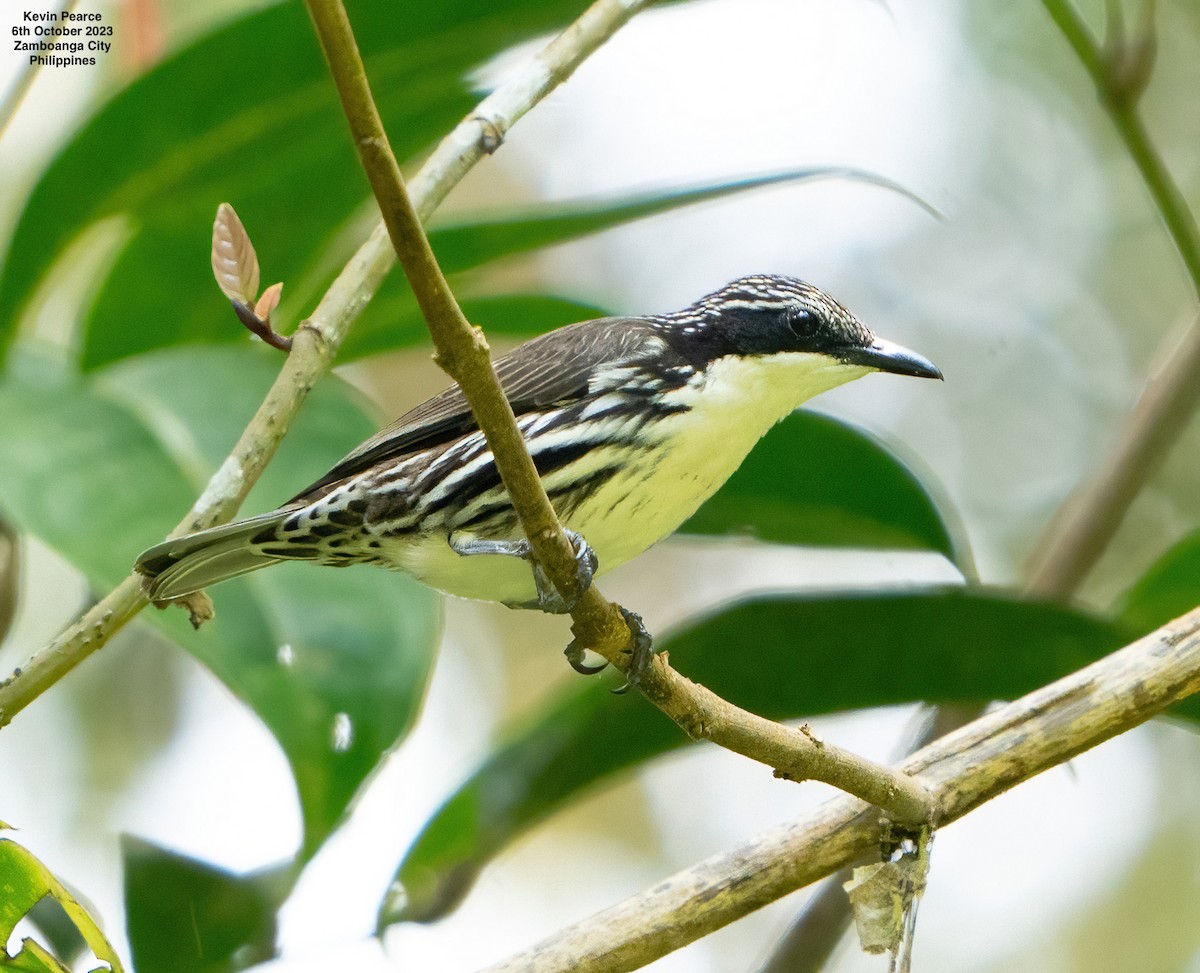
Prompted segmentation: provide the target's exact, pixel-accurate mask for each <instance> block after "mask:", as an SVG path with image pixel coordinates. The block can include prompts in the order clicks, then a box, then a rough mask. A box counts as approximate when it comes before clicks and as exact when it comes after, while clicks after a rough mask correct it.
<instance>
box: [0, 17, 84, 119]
mask: <svg viewBox="0 0 1200 973" xmlns="http://www.w3.org/2000/svg"><path fill="white" fill-rule="evenodd" d="M78 2H79V0H69V2H67V3H64V4H63V5H62V6H61V7H59V6H58V5H57V4H52V5H51V7H52V8H53V9H57V10H61V11H62V12H63V13H67V12H70V11H73V10H74V9H75V5H76V4H77V3H78ZM41 69H42V62H41V60H34V59H32V58H31V59H30V60H29V61H28V63H26V64H25V66H24V67H23V68H22V69H21V71H20V72H19V73H18V74H17V77H16V80H15V81H14V82H13V86H12V87H11V88H10V89H9V91H8V94H7V95H5V97H4V101H3V103H0V140H2V139H3V138H4V134H5V132H7V131H8V126H9V125H11V124H12V120H13V119H14V118H16V117H17V112H19V111H20V110H21V105H22V104H23V103H24V101H25V96H26V95H27V94H29V89H30V88H32V87H33V82H34V80H35V79H36V78H37V76H38V72H39V71H41Z"/></svg>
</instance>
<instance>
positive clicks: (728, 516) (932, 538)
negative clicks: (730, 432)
mask: <svg viewBox="0 0 1200 973" xmlns="http://www.w3.org/2000/svg"><path fill="white" fill-rule="evenodd" d="M681 530H682V531H683V532H685V533H690V534H725V533H731V532H748V533H752V534H753V535H754V536H756V537H759V538H761V539H762V540H765V541H774V542H776V543H780V544H807V545H836V546H844V547H891V548H916V549H922V550H933V551H938V552H940V553H942V554H945V555H946V557H948V558H950V559H951V560H955V559H956V557H959V556H965V550H963V549H962V548H960V546H959V545H956V543H955V540H954V538H953V537H952V536H951V531H950V529H949V528H948V527H947V526H946V524H945V523H944V521H943V520H942V517H941V514H940V513H939V512H938V508H937V506H936V505H935V503H934V501H933V499H932V498H931V497H930V495H929V493H928V492H927V491H926V490H925V488H924V487H923V486H922V485H921V482H920V481H919V480H918V479H917V478H916V476H914V475H913V473H912V472H911V471H910V470H909V469H908V467H907V466H905V465H904V463H902V462H901V461H900V460H899V459H898V458H897V457H896V455H895V454H894V453H892V452H891V451H890V450H889V449H888V448H887V447H886V446H884V445H883V444H882V443H881V442H880V441H879V440H877V439H875V438H874V437H873V436H871V435H870V434H869V433H867V432H865V431H864V430H862V429H858V428H856V427H854V426H851V425H849V424H848V423H844V422H840V421H839V420H837V419H832V418H830V417H829V416H823V415H820V414H819V413H815V412H807V411H801V412H795V413H793V414H792V415H791V416H789V417H788V418H787V419H785V420H784V421H783V422H782V423H780V424H779V425H778V426H776V427H775V428H774V429H773V430H771V432H769V433H768V434H767V435H766V437H765V438H764V439H763V441H762V442H761V443H759V444H758V445H757V446H755V447H754V450H753V451H752V452H751V453H750V455H749V457H747V459H746V461H745V462H744V463H742V465H741V467H739V468H738V470H737V471H736V472H735V473H734V474H733V476H732V477H730V479H729V481H728V482H727V483H726V484H725V485H724V486H723V487H721V489H720V490H719V491H718V492H717V494H716V496H714V497H713V498H712V499H711V500H709V501H708V502H707V503H705V504H704V506H703V507H701V508H700V510H699V511H697V512H696V514H695V516H693V517H692V519H691V520H689V521H688V522H687V523H686V524H684V525H683V527H682V528H681ZM956 548H959V549H956Z"/></svg>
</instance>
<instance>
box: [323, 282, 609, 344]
mask: <svg viewBox="0 0 1200 973" xmlns="http://www.w3.org/2000/svg"><path fill="white" fill-rule="evenodd" d="M389 282H390V283H389ZM459 303H460V304H461V305H462V309H463V313H464V314H465V315H466V316H467V320H468V321H471V322H472V323H473V324H477V325H479V326H480V327H482V328H483V329H484V331H485V332H487V335H488V337H489V338H515V339H520V340H522V341H523V340H525V339H526V338H531V337H533V336H534V335H535V334H540V333H541V332H543V331H550V330H552V329H554V328H558V327H561V326H562V325H564V324H574V323H575V322H576V321H587V320H590V319H592V318H600V317H604V315H605V312H604V311H602V310H601V309H600V308H598V307H596V306H595V305H592V304H583V303H581V302H579V301H571V300H567V299H566V298H561V297H553V296H550V295H547V294H503V295H495V296H485V297H464V298H461V299H460V301H459ZM428 341H429V329H428V328H427V327H426V325H425V318H424V317H423V316H422V315H421V309H420V308H419V307H417V302H416V300H415V299H414V298H413V296H412V291H411V290H409V289H408V285H407V284H405V283H404V281H403V280H401V279H400V277H399V276H398V275H396V274H392V275H391V276H390V277H388V279H387V281H385V283H384V286H383V287H381V288H380V290H379V291H378V293H376V295H375V297H374V299H373V300H372V301H371V303H370V304H368V305H367V306H366V308H365V309H364V310H363V314H362V316H361V317H360V318H359V320H357V321H355V322H354V327H353V328H351V329H350V333H349V334H348V335H347V336H346V341H345V343H344V344H343V345H342V350H341V352H340V354H339V357H340V358H342V359H349V358H358V357H361V356H363V355H370V354H374V353H376V352H380V351H390V350H392V349H395V348H402V347H405V346H411V345H419V344H424V343H427V342H428Z"/></svg>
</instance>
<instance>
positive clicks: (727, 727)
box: [307, 0, 932, 824]
mask: <svg viewBox="0 0 1200 973" xmlns="http://www.w3.org/2000/svg"><path fill="white" fill-rule="evenodd" d="M640 5H641V3H640V0H626V3H625V4H623V5H622V6H621V9H623V10H624V11H626V12H630V11H631V10H632V9H634V8H636V7H637V6H640ZM307 6H308V11H309V16H310V17H311V18H312V21H313V25H314V27H315V29H316V32H317V37H318V39H319V41H320V43H321V48H322V50H323V51H324V52H325V58H326V60H327V61H328V63H329V69H330V73H331V74H332V76H333V79H334V83H335V84H336V86H337V89H338V96H339V97H340V98H341V101H342V108H343V110H344V112H345V114H346V120H347V122H348V123H349V126H350V131H351V135H352V136H353V139H354V144H355V148H356V149H357V151H358V154H359V160H360V161H361V163H362V166H363V169H364V170H365V171H366V174H367V178H368V180H369V181H370V183H371V188H372V190H373V191H374V193H375V197H376V199H377V200H378V202H379V208H380V211H381V212H382V213H383V219H384V223H385V224H386V225H387V228H388V233H389V235H390V237H391V239H392V243H393V245H394V247H395V249H396V255H397V257H398V258H399V260H400V263H401V265H402V267H403V268H404V272H405V275H406V276H407V277H408V280H409V283H410V284H411V286H412V289H413V293H414V295H415V297H416V299H417V303H418V304H419V305H420V307H421V311H422V313H423V315H424V317H425V321H426V323H427V324H428V326H429V332H430V335H431V336H432V337H433V341H434V345H435V346H436V348H437V354H436V359H437V362H438V364H439V365H441V367H442V368H443V369H445V371H446V372H447V373H448V374H449V375H450V376H451V377H452V378H453V379H454V380H455V381H456V382H458V384H459V386H460V387H461V388H462V390H463V394H464V396H465V397H466V399H467V402H468V403H469V404H470V406H471V411H472V413H473V414H474V416H475V420H476V422H477V423H478V425H479V428H480V429H481V430H482V431H483V434H484V436H485V437H486V439H487V442H488V445H489V447H490V448H491V451H492V455H493V457H494V458H495V463H496V467H497V469H498V470H499V473H500V478H501V480H502V481H503V483H504V487H505V489H506V490H507V491H508V495H509V498H510V500H511V501H512V505H513V508H514V510H515V511H516V513H517V517H518V518H519V520H520V523H521V527H522V530H523V531H524V533H525V536H526V537H527V538H528V539H529V542H530V544H531V546H532V547H533V553H534V556H535V557H536V558H537V559H538V560H539V561H540V563H541V564H542V565H543V567H544V568H545V569H546V572H547V574H548V575H549V577H550V580H551V581H552V582H553V583H554V585H555V587H557V588H558V590H559V591H560V592H562V594H563V595H564V597H565V599H566V600H567V602H568V603H571V602H572V601H574V603H575V607H574V608H573V609H572V611H571V616H572V619H573V621H574V624H573V626H572V630H573V632H574V633H575V635H576V638H577V639H578V640H579V643H580V644H581V645H584V646H586V647H587V648H589V649H592V650H593V651H596V652H598V653H600V654H601V655H603V656H604V657H605V658H606V659H608V660H609V661H610V662H612V663H613V664H614V665H616V666H617V667H618V668H621V669H622V670H627V669H628V667H629V665H630V662H631V653H630V652H629V651H628V649H629V646H630V643H631V640H632V638H633V633H632V632H631V631H630V628H629V625H628V624H627V623H626V621H625V618H624V616H623V614H622V613H621V609H620V608H619V607H618V606H617V605H615V604H613V603H612V602H610V601H608V600H606V599H605V598H604V596H603V595H601V593H600V591H599V589H598V588H597V587H596V585H591V586H590V587H588V588H587V589H586V590H584V591H582V592H580V591H578V581H577V580H576V565H575V553H574V550H573V548H572V546H571V543H570V542H569V541H568V540H567V538H566V536H565V535H564V534H563V531H562V526H561V524H559V522H558V517H557V515H556V514H555V512H554V508H553V507H552V506H551V504H550V501H549V499H548V498H547V496H546V492H545V490H544V489H543V488H542V484H541V480H540V479H539V477H538V473H537V469H536V468H535V467H534V464H533V460H532V459H531V458H530V455H529V451H528V449H527V448H526V446H525V442H524V440H523V439H522V437H521V433H520V431H519V430H518V428H517V422H516V418H515V417H514V415H513V412H512V407H511V406H510V405H509V402H508V399H507V398H506V397H505V395H504V391H503V389H502V388H501V386H500V382H499V380H498V379H497V378H496V373H495V371H494V370H493V369H492V365H491V359H490V356H489V354H488V346H487V342H486V341H485V340H484V337H483V333H482V332H481V331H480V330H479V329H478V328H473V327H472V326H471V325H470V323H469V322H468V321H467V320H466V318H465V317H464V316H463V313H462V310H461V309H460V308H459V306H458V302H457V301H456V300H455V299H454V295H453V294H452V293H451V291H450V288H449V286H448V285H447V283H446V279H445V277H444V276H443V274H442V272H441V269H440V268H439V267H438V264H437V260H436V258H435V257H434V255H433V251H432V249H431V248H430V246H429V241H428V238H427V237H426V236H425V231H424V229H423V228H422V226H421V220H420V217H419V215H418V213H417V211H416V208H415V207H414V206H413V204H412V202H411V200H410V198H409V195H408V191H407V188H406V187H405V184H404V178H403V176H402V175H401V173H400V167H399V165H397V163H396V160H395V157H394V156H393V154H392V151H391V148H390V147H389V145H388V140H387V133H386V132H385V131H384V129H383V123H382V121H381V120H380V117H379V112H378V110H377V109H376V107H375V103H374V99H373V98H372V96H371V90H370V84H369V82H368V80H367V77H366V70H365V68H364V67H363V64H362V59H361V57H360V56H359V53H358V46H357V44H356V43H355V40H354V34H353V31H352V29H351V27H350V22H349V20H348V18H347V17H346V12H345V8H344V7H343V6H342V3H341V0H307ZM489 134H490V133H485V137H486V136H487V135H489ZM488 145H489V146H490V147H493V148H494V140H492V139H490V138H489V139H488ZM639 688H640V689H641V690H642V692H643V694H644V695H645V696H646V697H647V698H648V699H649V700H650V701H651V702H653V703H654V704H655V705H656V706H658V707H659V709H661V710H662V711H663V712H664V713H666V714H667V715H668V716H670V717H671V718H672V719H673V720H675V722H676V723H678V724H679V725H680V726H681V727H682V728H683V729H684V731H685V732H687V733H688V734H689V735H691V736H693V737H703V738H705V739H709V740H712V741H713V742H715V743H718V744H720V745H721V746H723V747H726V748H727V749H730V750H734V751H736V752H737V753H741V754H743V755H745V756H748V757H751V758H752V759H755V760H758V761H760V762H762V763H765V764H767V765H768V766H770V767H773V768H775V771H776V773H777V775H778V776H781V777H787V778H789V779H794V780H804V779H807V778H814V779H818V780H823V781H826V782H828V783H831V784H833V785H834V786H837V787H840V788H842V789H843V790H847V791H849V792H850V793H852V794H856V795H858V796H860V797H862V798H863V799H864V800H867V801H870V802H871V803H873V804H876V805H878V806H879V807H881V808H883V809H884V810H886V811H887V812H888V814H889V815H891V816H892V817H893V818H894V819H895V820H897V821H898V822H901V823H905V824H921V823H924V822H926V821H928V820H930V815H931V813H932V807H931V805H930V802H929V797H928V795H927V794H926V793H925V792H924V791H923V790H922V789H921V788H920V787H919V786H917V785H916V784H915V783H914V782H913V781H911V780H909V779H908V778H906V777H905V776H904V775H903V774H897V773H895V772H893V771H892V770H890V769H889V768H887V767H882V766H879V765H876V764H872V763H870V762H869V761H867V760H864V759H863V758H861V757H858V756H856V755H855V754H852V753H849V752H848V751H844V750H841V749H839V748H837V747H832V746H828V745H825V744H823V743H820V742H818V741H815V740H814V739H813V738H812V737H810V736H808V735H807V734H805V733H804V732H802V731H799V730H794V729H791V728H789V727H785V726H783V725H782V724H779V723H774V722H772V721H770V720H765V719H762V718H761V717H758V716H755V715H754V714H752V713H747V712H746V711H744V710H740V709H738V708H737V707H735V706H733V705H732V704H730V703H728V702H726V701H725V700H723V699H721V698H720V697H718V696H716V695H715V694H714V693H712V692H711V691H709V690H708V689H705V688H704V687H703V686H698V685H696V684H695V683H692V682H691V681H689V680H687V679H685V678H683V677H682V676H680V675H679V674H678V673H676V672H675V671H674V670H673V669H671V668H670V666H669V665H668V664H667V662H666V660H665V659H664V658H662V656H656V657H655V659H654V662H653V664H652V665H651V666H650V667H649V668H648V670H647V671H646V672H645V673H644V674H642V675H641V677H640V681H639Z"/></svg>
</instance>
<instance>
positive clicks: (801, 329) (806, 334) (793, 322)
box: [788, 307, 817, 338]
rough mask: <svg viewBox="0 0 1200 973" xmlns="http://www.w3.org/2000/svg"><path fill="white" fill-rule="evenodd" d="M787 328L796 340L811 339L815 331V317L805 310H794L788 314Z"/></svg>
mask: <svg viewBox="0 0 1200 973" xmlns="http://www.w3.org/2000/svg"><path fill="white" fill-rule="evenodd" d="M788 326H789V327H790V328H791V329H792V331H794V332H795V333H796V336H797V337H798V338H811V337H812V336H813V334H814V333H815V332H816V330H817V316H816V315H815V314H813V312H812V311H809V310H806V309H805V308H802V307H801V308H796V309H795V310H792V311H790V312H789V313H788Z"/></svg>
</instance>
